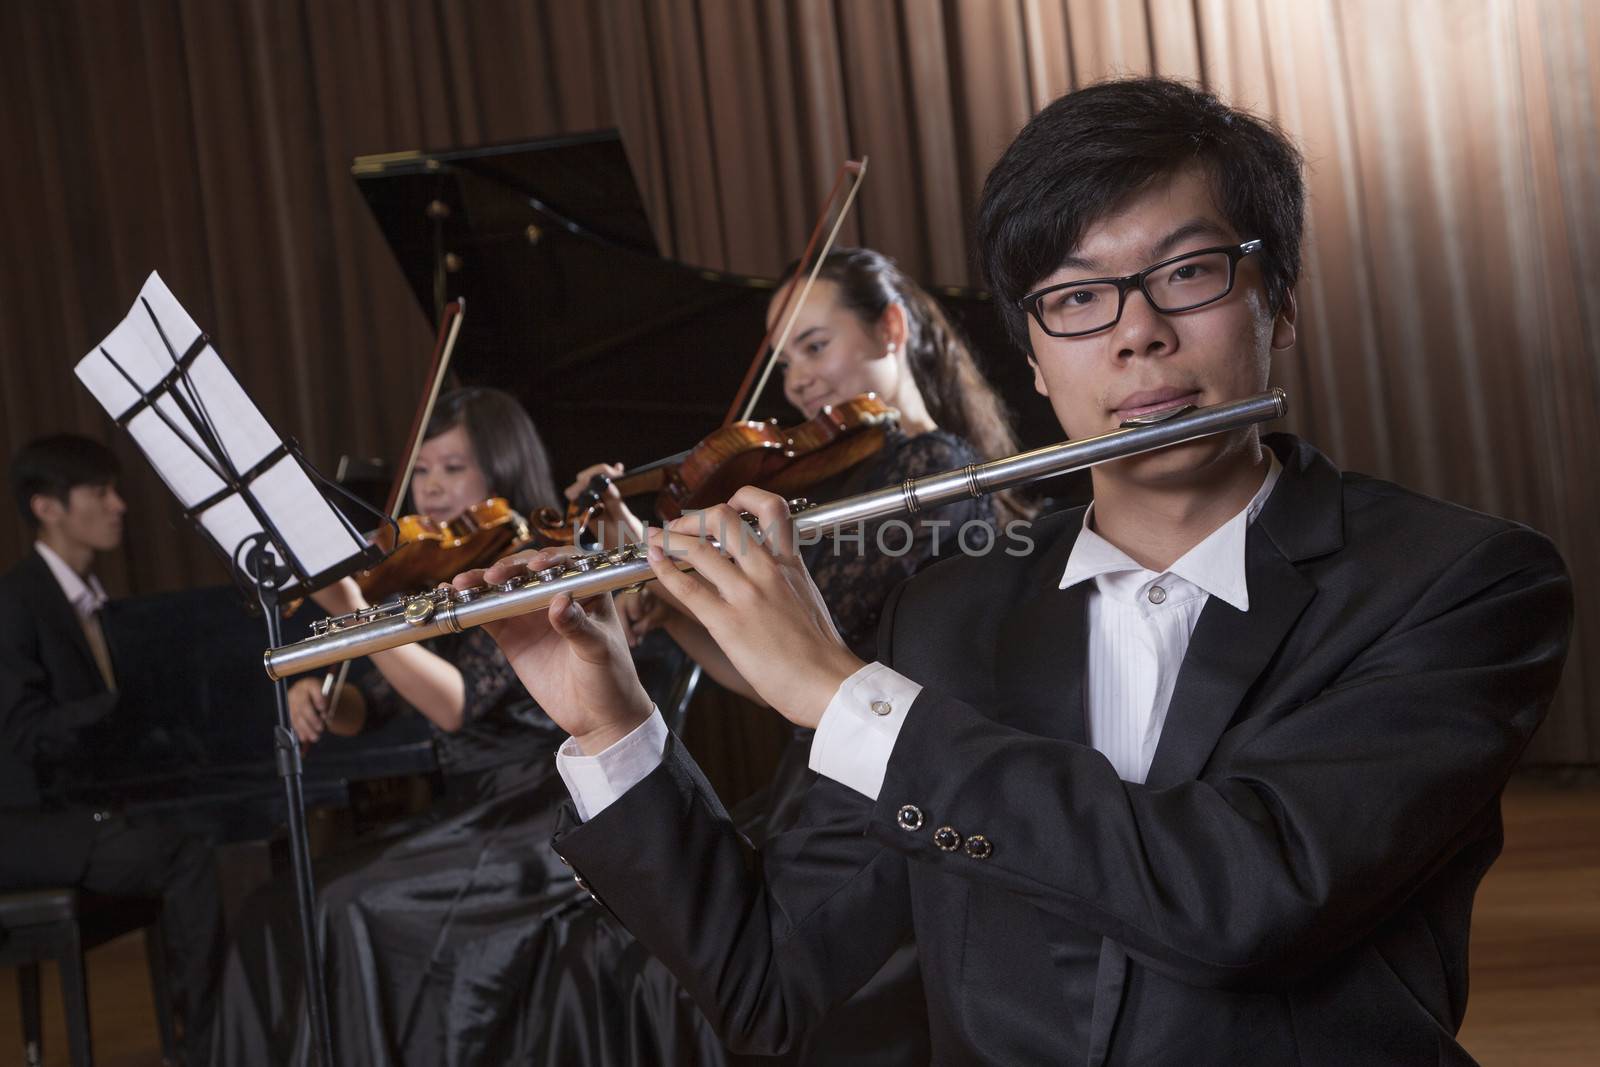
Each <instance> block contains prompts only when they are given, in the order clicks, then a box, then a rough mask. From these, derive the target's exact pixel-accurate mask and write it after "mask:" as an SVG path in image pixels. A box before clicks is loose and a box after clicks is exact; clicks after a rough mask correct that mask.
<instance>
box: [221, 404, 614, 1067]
mask: <svg viewBox="0 0 1600 1067" xmlns="http://www.w3.org/2000/svg"><path fill="white" fill-rule="evenodd" d="M424 436H425V440H424V443H423V444H422V446H421V450H420V453H419V457H418V460H417V463H416V467H415V470H414V474H413V477H412V479H411V486H410V489H411V497H412V504H413V506H414V507H415V508H416V509H417V510H418V511H419V512H420V513H421V514H422V515H423V516H425V517H427V518H429V519H432V520H434V521H435V522H446V521H450V520H453V519H455V518H456V517H457V516H458V515H459V514H460V513H461V512H462V511H463V510H464V509H466V508H468V507H469V506H471V505H474V504H478V503H480V502H482V501H483V500H485V499H486V498H488V497H491V496H496V495H498V496H504V497H506V498H508V500H509V502H510V503H511V504H512V505H513V506H514V507H515V508H516V509H517V510H518V511H519V512H522V513H524V514H531V513H532V512H533V511H534V510H535V509H536V508H538V507H541V506H548V505H550V504H552V503H553V502H554V498H555V492H554V488H553V485H552V482H551V479H550V473H549V463H548V461H547V459H546V457H545V450H544V446H543V444H542V443H541V442H540V440H539V436H538V434H537V433H536V432H535V430H534V427H533V424H532V422H531V421H530V420H529V418H528V415H527V413H526V412H525V411H524V410H523V409H522V407H521V406H520V405H519V404H518V403H517V401H516V400H514V399H513V398H512V397H510V396H508V395H507V394H505V393H501V392H498V391H496V390H492V389H462V390H457V391H455V392H453V393H449V394H446V395H445V396H443V397H441V398H440V400H439V402H438V406H437V408H436V409H435V411H434V414H433V417H432V419H431V420H430V422H429V423H428V426H427V429H426V431H425V435H424ZM316 596H317V600H318V602H319V603H320V604H321V605H322V606H323V607H324V608H326V609H327V610H329V611H330V612H335V613H342V612H346V611H353V610H355V609H357V608H359V607H362V606H364V601H363V599H362V595H361V592H360V590H359V588H358V587H357V586H356V583H355V582H354V581H351V580H346V581H344V582H341V583H339V584H338V585H337V586H334V587H332V588H330V589H327V590H324V591H323V592H321V593H319V594H317V595H316ZM321 686H322V679H321V678H319V677H315V676H313V677H312V678H310V679H308V680H305V681H302V682H299V683H297V684H296V685H295V686H293V687H292V688H291V690H290V700H291V714H292V717H293V720H294V728H295V731H296V733H297V734H298V735H299V737H300V740H301V743H302V745H303V747H305V748H306V749H307V750H308V755H307V759H308V761H315V760H316V758H317V750H316V743H317V741H318V739H319V738H321V737H322V736H323V733H324V731H328V730H331V731H334V732H338V733H353V732H356V731H358V730H360V729H362V728H372V727H373V726H375V725H376V724H378V723H379V722H381V721H385V720H388V719H391V718H393V717H395V716H398V715H403V714H406V713H408V712H409V711H413V710H414V711H416V712H420V713H421V714H422V715H423V716H425V717H426V719H427V720H428V723H429V724H430V726H431V728H432V729H431V733H432V735H433V738H434V745H435V749H436V751H437V753H438V758H439V765H440V770H441V771H442V778H443V781H444V791H443V796H442V797H441V798H440V799H439V800H437V801H436V802H435V803H434V804H433V806H432V807H431V808H430V809H429V810H428V811H427V812H425V813H424V814H423V815H422V816H421V817H420V818H419V819H418V820H415V821H412V822H409V823H408V824H406V825H403V826H398V827H389V828H386V829H384V830H381V831H378V832H377V834H376V837H375V839H368V840H365V841H362V842H360V843H358V844H357V846H356V847H355V848H353V849H352V850H350V851H348V852H345V853H343V854H340V855H336V856H332V857H328V858H326V859H323V860H319V861H318V862H317V864H316V875H315V877H316V883H317V890H318V923H319V926H320V928H321V929H320V932H319V935H318V936H319V937H320V938H321V939H323V944H324V953H325V960H324V963H325V967H326V972H327V979H326V984H327V989H328V992H329V1000H330V1008H331V1015H332V1022H331V1025H332V1029H333V1038H334V1049H335V1054H336V1058H337V1059H338V1061H339V1062H341V1063H386V1064H402V1063H416V1064H430V1065H431V1064H439V1063H444V1062H446V1061H447V1056H446V1052H445V1047H444V1041H445V1036H444V1035H445V1033H446V1032H447V1030H448V1027H447V1026H446V1023H445V1017H446V1014H447V997H448V994H449V992H450V989H451V979H452V976H453V974H454V971H455V968H456V966H457V950H458V948H459V947H460V946H461V944H462V943H464V942H466V941H468V940H470V939H471V938H474V937H477V936H480V935H482V934H483V933H484V932H485V930H490V929H494V928H496V924H498V923H503V922H505V921H506V919H507V917H508V916H510V915H513V914H515V915H516V917H517V921H518V922H519V923H526V922H530V921H534V922H536V921H537V918H538V916H539V915H541V914H544V913H547V912H553V911H556V910H559V909H561V908H564V907H568V906H570V905H571V904H572V902H573V898H574V897H575V896H581V895H582V890H580V889H579V888H578V887H577V886H576V885H574V884H573V881H572V879H571V877H570V875H569V874H568V873H567V872H566V870H565V869H564V868H563V867H561V866H560V864H559V862H558V861H557V859H556V857H555V856H554V854H553V853H552V852H551V850H550V848H549V838H550V834H551V829H552V827H553V826H554V821H555V813H556V810H557V808H558V805H559V804H560V803H561V801H562V799H563V798H564V796H565V791H564V790H563V788H562V786H561V783H560V781H559V779H558V778H557V776H556V774H555V764H554V753H555V749H556V747H557V746H558V745H559V743H560V741H561V739H562V736H563V735H562V733H561V731H559V730H557V729H556V728H555V726H554V724H552V723H551V722H550V720H549V719H548V718H547V717H546V716H545V715H544V713H543V712H542V711H540V710H539V707H538V705H536V704H535V703H534V702H533V701H532V700H531V699H530V698H529V697H528V694H527V691H526V690H525V689H524V688H523V687H522V685H521V683H520V682H518V681H517V678H516V676H515V675H514V674H513V673H512V671H511V668H510V666H509V665H508V664H507V663H506V661H505V659H504V657H503V656H501V655H500V653H499V650H498V649H497V648H496V647H495V645H494V643H493V642H492V641H491V640H489V639H488V637H487V635H486V634H485V633H484V632H483V631H481V630H470V631H467V632H466V633H462V634H454V635H450V636H448V637H444V638H440V639H438V640H436V641H431V642H428V643H427V644H426V646H423V645H413V646H409V647H405V648H397V649H394V650H392V651H389V652H384V653H380V654H379V655H376V656H374V657H372V660H371V663H370V666H368V667H367V668H366V669H364V670H358V671H356V672H353V673H352V678H351V681H350V684H349V685H347V686H346V687H345V689H344V692H343V696H342V697H341V698H340V699H339V701H338V703H337V705H336V706H331V707H330V702H329V701H328V700H327V699H326V698H324V696H323V694H322V690H321ZM291 892H292V889H291V886H290V885H289V884H288V883H287V880H286V879H278V880H276V881H274V882H273V883H270V884H269V885H268V886H266V887H265V888H264V889H263V890H260V891H258V892H257V893H256V894H255V895H254V896H252V897H251V898H250V899H249V900H247V901H246V903H245V905H244V908H243V911H242V913H241V915H240V917H239V921H238V922H237V923H236V924H235V929H236V930H237V935H236V939H235V942H234V944H233V945H232V947H231V949H230V952H229V957H228V963H227V967H226V971H225V975H224V988H223V993H222V998H221V1000H222V1003H221V1007H220V1009H219V1013H218V1025H217V1027H216V1030H217V1043H216V1054H215V1056H214V1062H216V1063H219V1064H221V1063H226V1064H229V1065H250V1064H273V1065H279V1064H287V1063H306V1062H310V1060H311V1059H312V1058H313V1057H312V1054H311V1053H310V1051H309V1049H308V1048H307V1047H306V1046H307V1041H306V1039H307V1037H308V1036H309V1027H308V1025H307V1023H306V1020H305V1009H304V1007H303V1005H302V1004H301V1002H300V997H299V987H300V975H301V965H300V963H299V962H298V948H299V939H298V929H297V927H296V925H295V919H294V914H295V912H294V908H293V905H292V903H291V901H292V897H291V895H290V894H291Z"/></svg>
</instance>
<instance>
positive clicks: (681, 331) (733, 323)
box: [352, 130, 1060, 484]
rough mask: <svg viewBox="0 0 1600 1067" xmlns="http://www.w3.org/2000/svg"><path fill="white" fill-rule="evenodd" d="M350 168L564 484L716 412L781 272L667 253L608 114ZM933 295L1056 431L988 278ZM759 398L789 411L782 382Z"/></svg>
mask: <svg viewBox="0 0 1600 1067" xmlns="http://www.w3.org/2000/svg"><path fill="white" fill-rule="evenodd" d="M352 171H353V174H354V177H355V181H356V184H357V186H358V187H359V188H360V190H361V193H362V196H363V197H364V198H365V199H366V201H367V205H368V207H369V208H370V209H371V211H372V214H373V216H374V218H375V219H376V220H377V222H378V225H379V227H380V228H381V229H382V230H383V233H384V236H385V237H386V238H387V239H388V241H389V245H390V247H391V248H392V249H393V250H394V254H395V258H396V259H397V260H398V262H399V264H400V268H401V270H402V271H403V272H404V274H405V277H406V279H407V281H408V282H409V284H410V286H411V289H412V292H413V293H414V294H415V296H416V298H417V301H418V303H419V304H420V305H421V306H422V308H423V310H424V312H425V313H426V314H427V315H428V317H429V318H430V319H431V320H432V321H434V322H437V321H438V315H439V309H441V308H442V307H443V306H444V304H445V303H447V302H448V301H450V300H453V299H455V298H456V297H465V298H466V301H467V306H466V316H465V321H464V323H463V326H462V331H461V338H460V341H459V343H458V347H457V351H456V357H455V361H454V364H453V366H454V368H455V370H456V373H457V375H458V377H459V378H460V380H461V381H462V382H464V383H466V384H472V385H492V386H496V387H498V388H501V389H505V390H507V391H508V392H510V393H512V394H514V395H516V396H517V397H518V399H520V400H521V401H522V402H523V404H524V405H525V406H526V407H527V409H528V411H529V412H530V413H531V414H532V416H533V419H534V422H535V424H536V425H537V426H538V427H539V432H540V435H541V436H542V437H543V438H544V441H545V444H546V446H547V447H548V448H549V450H550V453H551V463H552V465H553V468H554V473H555V476H556V479H557V482H558V484H566V482H567V481H568V480H570V478H571V476H572V475H573V474H574V473H576V471H578V470H579V469H581V468H582V467H584V466H587V465H588V464H590V463H594V462H597V461H601V460H605V461H608V462H610V461H620V462H622V463H624V464H628V465H634V464H639V463H643V462H647V461H649V460H652V459H656V458H659V457H661V456H664V455H670V454H672V453H674V452H678V451H681V450H683V449H685V448H689V447H691V446H692V445H694V444H695V442H697V441H698V440H700V438H702V437H703V436H705V435H706V434H707V433H709V432H710V431H711V430H713V429H715V428H716V426H717V425H718V422H719V420H720V419H721V418H722V416H723V414H724V413H725V411H726V409H727V406H728V404H729V402H730V401H731V399H732V397H733V394H734V392H735V390H736V389H737V388H738V386H739V381H740V379H741V378H742V376H743V374H744V371H745V368H746V367H747V366H748V365H749V362H750V359H751V357H752V355H753V354H754V352H755V346H756V345H757V344H758V343H759V342H760V340H761V336H762V334H763V332H764V330H765V314H766V305H767V301H768V298H769V297H770V295H771V293H772V290H773V288H774V282H773V280H772V279H766V278H753V277H748V276H744V275H736V274H729V273H725V272H721V271H714V270H707V269H702V268H698V267H692V266H688V265H686V264H683V263H680V262H677V261H676V260H672V259H668V258H665V257H663V256H661V255H660V253H659V246H658V245H657V243H656V240H655V238H654V236H653V233H652V230H651V226H650V221H649V217H648V215H647V214H646V212H645V208H644V200H643V198H642V197H641V196H640V193H639V188H638V185H637V183H636V182H635V181H634V177H633V172H632V170H631V169H630V168H629V166H628V160H627V154H626V152H625V151H624V149H623V145H622V142H621V139H620V138H619V136H618V135H617V133H616V132H615V131H613V130H606V131H600V132H595V133H585V134H577V135H570V136H561V137H550V138H545V139H542V140H536V141H527V142H521V143H515V144H501V145H490V146H485V147H479V148H462V149H452V150H448V151H438V152H398V153H391V154H386V155H376V156H362V157H360V158H358V159H357V160H356V161H355V164H354V166H353V168H352ZM782 254H783V255H785V256H787V255H788V254H789V250H783V252H782ZM935 294H936V296H937V297H938V298H939V300H940V301H941V302H943V303H944V304H945V305H946V307H947V308H949V309H950V310H951V312H952V313H953V314H954V316H955V317H956V319H957V321H958V322H960V324H961V325H962V327H963V328H964V329H965V330H966V332H967V334H968V336H969V337H970V338H971V339H972V341H973V343H974V346H975V348H976V350H977V352H978V355H979V360H980V363H981V364H982V365H983V367H984V369H985V371H986V372H987V373H988V374H989V376H990V380H991V381H993V382H994V383H995V384H996V386H997V387H998V388H999V389H1000V390H1001V392H1002V394H1003V395H1004V396H1005V397H1006V400H1007V401H1008V403H1009V404H1010V406H1011V408H1012V411H1013V412H1014V413H1015V414H1016V415H1017V426H1018V432H1019V436H1021V437H1022V439H1023V441H1024V443H1025V444H1026V445H1028V446H1030V447H1031V446H1033V445H1040V444H1047V443H1052V442H1054V441H1056V440H1059V438H1060V430H1059V428H1058V427H1057V425H1056V422H1055V419H1054V417H1053V415H1052V414H1051V412H1050V408H1049V405H1048V404H1047V403H1045V402H1044V401H1043V400H1042V399H1041V398H1040V397H1039V396H1038V395H1037V394H1035V393H1034V391H1033V389H1032V374H1031V372H1030V370H1029V367H1028V364H1027V361H1026V360H1025V359H1024V358H1023V357H1022V356H1021V355H1020V354H1018V353H1017V352H1016V351H1015V350H1014V349H1013V348H1011V346H1010V344H1009V342H1007V341H1006V339H1005V334H1004V331H1003V329H1002V328H1001V326H1000V322H999V318H998V316H997V315H996V314H995V312H994V308H993V306H992V304H991V302H990V301H989V299H988V297H987V294H984V293H980V292H975V291H971V290H960V289H951V288H940V289H937V290H935ZM421 343H422V342H421V341H420V340H419V345H420V344H421ZM419 384H420V383H419ZM756 415H757V417H759V418H767V417H775V418H778V419H780V420H782V421H785V422H792V421H794V419H795V413H794V412H793V411H792V410H790V409H789V407H788V405H787V404H786V403H785V402H784V400H783V395H782V390H781V388H779V387H778V386H777V384H776V383H775V382H774V383H772V384H769V386H768V387H767V390H766V392H765V394H764V395H763V397H762V398H761V402H760V403H759V404H758V406H757V409H756Z"/></svg>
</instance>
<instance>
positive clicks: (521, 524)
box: [355, 496, 534, 604]
mask: <svg viewBox="0 0 1600 1067" xmlns="http://www.w3.org/2000/svg"><path fill="white" fill-rule="evenodd" d="M533 540H534V538H533V532H532V530H531V529H530V527H529V525H528V521H527V520H526V519H524V518H523V517H522V516H521V515H519V514H517V513H516V512H515V511H513V510H512V508H511V505H510V503H508V502H507V501H506V499H505V498H504V497H498V496H496V497H490V498H489V499H488V500H485V501H483V502H481V503H478V504H474V505H472V506H471V507H470V508H468V509H467V510H466V511H464V512H462V513H461V514H460V515H458V516H456V517H455V518H454V519H451V520H449V521H448V522H437V521H435V520H433V519H430V518H428V517H427V516H426V515H403V516H401V517H400V518H399V519H396V520H395V524H394V525H393V526H385V527H384V528H383V529H381V530H379V531H378V532H377V534H375V535H374V536H373V541H374V542H376V543H377V545H378V547H379V548H382V549H383V550H384V551H385V552H387V553H388V556H386V557H385V558H384V560H383V562H381V563H379V564H377V565H376V566H374V567H372V568H371V569H369V570H364V571H361V572H360V573H359V574H357V575H356V576H355V579H356V584H357V585H358V586H360V587H361V592H362V595H364V596H365V597H366V599H367V602H368V603H369V604H376V603H379V602H380V601H384V600H388V599H390V598H391V597H394V596H398V595H403V594H409V593H416V592H420V591H422V590H426V589H431V588H433V587H434V586H436V585H438V584H439V583H440V582H446V581H449V580H450V579H451V578H453V577H455V576H456V575H457V574H460V573H461V572H462V571H464V570H471V569H472V568H474V567H483V566H487V565H488V564H490V563H492V562H494V561H495V560H497V559H499V558H500V557H501V556H506V555H509V554H510V553H512V552H515V551H517V550H518V549H519V548H521V547H523V546H524V545H526V544H528V543H529V542H531V541H533Z"/></svg>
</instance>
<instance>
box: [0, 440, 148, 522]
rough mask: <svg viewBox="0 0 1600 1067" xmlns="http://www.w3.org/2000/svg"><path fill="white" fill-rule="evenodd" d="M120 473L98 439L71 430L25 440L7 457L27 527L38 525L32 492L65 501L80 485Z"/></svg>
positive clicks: (101, 482)
mask: <svg viewBox="0 0 1600 1067" xmlns="http://www.w3.org/2000/svg"><path fill="white" fill-rule="evenodd" d="M120 473H122V468H121V466H120V465H119V464H118V463H117V457H116V456H114V455H112V454H111V449H109V448H107V447H106V446H105V445H103V444H101V443H100V442H99V441H95V440H92V439H90V438H88V437H81V436H79V435H78V434H75V433H59V434H52V435H51V436H49V437H40V438H37V439H35V440H32V441H29V442H28V443H27V444H25V445H23V446H22V447H21V448H20V449H18V450H17V454H16V455H15V456H13V457H12V459H11V493H12V496H13V497H14V498H15V499H16V502H17V513H18V514H19V515H21V516H22V521H23V522H25V523H27V526H28V529H29V530H31V531H37V530H38V529H39V518H38V516H37V515H35V514H34V513H33V507H32V506H31V505H30V504H29V501H31V500H32V499H33V498H34V497H36V496H48V497H51V498H53V499H56V500H59V501H61V502H62V503H65V502H66V499H67V494H68V493H70V492H71V491H72V490H73V489H75V488H77V487H78V486H80V485H95V486H99V485H110V484H111V483H112V482H114V481H116V479H117V475H119V474H120Z"/></svg>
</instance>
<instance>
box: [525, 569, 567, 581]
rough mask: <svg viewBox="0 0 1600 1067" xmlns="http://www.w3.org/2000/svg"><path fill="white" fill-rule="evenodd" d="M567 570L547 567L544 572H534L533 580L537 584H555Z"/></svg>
mask: <svg viewBox="0 0 1600 1067" xmlns="http://www.w3.org/2000/svg"><path fill="white" fill-rule="evenodd" d="M565 569H566V568H564V567H546V568H545V569H544V570H542V571H534V572H533V580H534V581H536V582H553V581H555V580H556V579H557V578H559V577H561V574H562V572H563V571H564V570H565Z"/></svg>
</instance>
